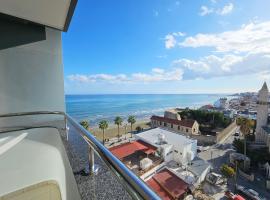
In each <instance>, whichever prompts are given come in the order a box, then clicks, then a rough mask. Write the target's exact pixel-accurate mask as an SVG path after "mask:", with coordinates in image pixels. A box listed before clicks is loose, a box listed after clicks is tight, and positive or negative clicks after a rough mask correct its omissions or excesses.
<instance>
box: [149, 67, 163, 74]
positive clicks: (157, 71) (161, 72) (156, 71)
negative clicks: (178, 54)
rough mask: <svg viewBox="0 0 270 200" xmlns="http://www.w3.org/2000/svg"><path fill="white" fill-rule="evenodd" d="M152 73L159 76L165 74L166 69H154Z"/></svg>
mask: <svg viewBox="0 0 270 200" xmlns="http://www.w3.org/2000/svg"><path fill="white" fill-rule="evenodd" d="M152 72H154V73H157V74H163V73H164V69H161V68H153V69H152Z"/></svg>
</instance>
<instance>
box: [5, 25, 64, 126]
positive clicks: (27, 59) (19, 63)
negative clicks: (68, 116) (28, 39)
mask: <svg viewBox="0 0 270 200" xmlns="http://www.w3.org/2000/svg"><path fill="white" fill-rule="evenodd" d="M0 37H1V36H0ZM38 110H44V111H55V110H58V111H65V101H64V81H63V62H62V41H61V32H60V31H57V30H54V29H50V28H46V40H42V41H38V42H34V43H29V44H26V45H21V46H16V47H12V48H8V49H3V50H0V114H4V113H12V112H28V111H38ZM1 123H4V124H5V125H7V124H6V123H8V122H7V121H5V120H4V122H3V120H0V125H1Z"/></svg>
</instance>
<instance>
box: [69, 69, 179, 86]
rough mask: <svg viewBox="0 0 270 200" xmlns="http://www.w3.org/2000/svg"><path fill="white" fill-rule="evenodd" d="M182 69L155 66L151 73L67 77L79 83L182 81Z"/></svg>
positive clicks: (75, 75)
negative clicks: (166, 68)
mask: <svg viewBox="0 0 270 200" xmlns="http://www.w3.org/2000/svg"><path fill="white" fill-rule="evenodd" d="M182 75H183V72H182V69H179V68H172V69H169V70H167V71H166V70H165V69H161V68H153V69H152V71H151V72H150V73H141V72H138V73H133V74H130V75H126V74H117V75H111V74H91V75H83V74H74V75H70V76H68V77H67V79H68V80H69V81H72V82H79V83H93V82H109V83H122V82H130V83H137V82H144V83H146V82H159V81H180V80H182Z"/></svg>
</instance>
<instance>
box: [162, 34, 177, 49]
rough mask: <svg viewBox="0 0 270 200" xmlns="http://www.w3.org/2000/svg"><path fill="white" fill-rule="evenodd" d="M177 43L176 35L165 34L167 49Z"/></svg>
mask: <svg viewBox="0 0 270 200" xmlns="http://www.w3.org/2000/svg"><path fill="white" fill-rule="evenodd" d="M176 44H177V42H176V39H175V36H174V35H172V34H168V35H166V36H165V47H166V49H171V48H173V47H175V45H176Z"/></svg>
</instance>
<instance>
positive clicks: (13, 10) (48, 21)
mask: <svg viewBox="0 0 270 200" xmlns="http://www.w3.org/2000/svg"><path fill="white" fill-rule="evenodd" d="M76 3H77V0H1V1H0V13H3V14H7V15H10V16H14V17H17V18H20V19H24V20H27V21H31V22H34V23H37V24H41V25H45V26H48V27H52V28H56V29H59V30H61V31H67V29H68V26H69V23H70V21H71V18H72V15H73V12H74V10H75V7H76Z"/></svg>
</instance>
